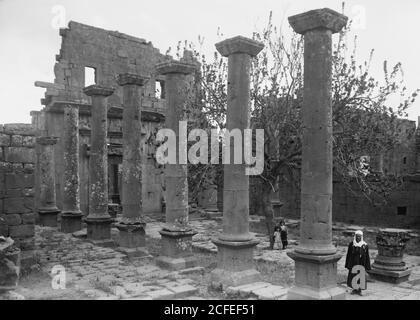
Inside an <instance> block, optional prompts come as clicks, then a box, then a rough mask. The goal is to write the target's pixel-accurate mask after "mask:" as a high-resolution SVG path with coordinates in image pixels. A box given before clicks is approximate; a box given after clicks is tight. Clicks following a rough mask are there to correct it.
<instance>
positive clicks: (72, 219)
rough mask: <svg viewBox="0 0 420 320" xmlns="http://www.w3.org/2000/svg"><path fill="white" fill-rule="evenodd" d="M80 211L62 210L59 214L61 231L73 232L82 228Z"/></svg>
mask: <svg viewBox="0 0 420 320" xmlns="http://www.w3.org/2000/svg"><path fill="white" fill-rule="evenodd" d="M82 217H83V214H82V213H81V212H63V213H62V215H61V232H64V233H73V232H76V231H79V230H82Z"/></svg>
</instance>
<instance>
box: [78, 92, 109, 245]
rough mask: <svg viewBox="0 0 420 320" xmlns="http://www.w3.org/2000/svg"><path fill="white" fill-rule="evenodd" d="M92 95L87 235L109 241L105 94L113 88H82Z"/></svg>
mask: <svg viewBox="0 0 420 320" xmlns="http://www.w3.org/2000/svg"><path fill="white" fill-rule="evenodd" d="M83 92H84V93H85V94H86V95H88V96H90V97H92V116H91V130H92V131H91V139H90V157H89V214H88V216H87V217H86V220H85V221H86V224H87V238H88V239H90V240H91V241H94V242H98V243H103V244H111V223H112V219H111V216H110V215H109V214H108V146H107V130H108V116H107V115H108V108H107V100H108V99H107V97H108V96H110V95H112V94H113V92H114V89H112V88H106V87H102V86H98V85H92V86H89V87H86V88H84V89H83Z"/></svg>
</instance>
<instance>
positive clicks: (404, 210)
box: [397, 207, 407, 216]
mask: <svg viewBox="0 0 420 320" xmlns="http://www.w3.org/2000/svg"><path fill="white" fill-rule="evenodd" d="M397 215H398V216H406V215H407V207H397Z"/></svg>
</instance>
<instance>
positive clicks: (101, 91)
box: [83, 84, 115, 97]
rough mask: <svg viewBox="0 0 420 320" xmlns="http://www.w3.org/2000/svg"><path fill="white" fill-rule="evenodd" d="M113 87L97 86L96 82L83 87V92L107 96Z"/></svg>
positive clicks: (89, 94) (88, 94) (110, 93)
mask: <svg viewBox="0 0 420 320" xmlns="http://www.w3.org/2000/svg"><path fill="white" fill-rule="evenodd" d="M114 90H115V89H114V88H108V87H103V86H99V85H97V84H94V85H91V86H88V87H85V88H83V93H84V94H85V95H87V96H103V97H108V96H110V95H112V94H113V93H114Z"/></svg>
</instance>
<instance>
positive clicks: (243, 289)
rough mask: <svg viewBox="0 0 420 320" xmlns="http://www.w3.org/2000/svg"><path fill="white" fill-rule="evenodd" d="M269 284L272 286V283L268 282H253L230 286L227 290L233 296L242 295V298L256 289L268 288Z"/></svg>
mask: <svg viewBox="0 0 420 320" xmlns="http://www.w3.org/2000/svg"><path fill="white" fill-rule="evenodd" d="M269 286H271V284H270V283H268V282H253V283H249V284H245V285H241V286H236V287H228V288H226V290H225V291H226V294H228V295H231V296H240V297H241V298H247V297H248V296H249V295H250V294H251V293H253V292H254V291H255V290H259V289H263V288H267V287H269Z"/></svg>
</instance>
